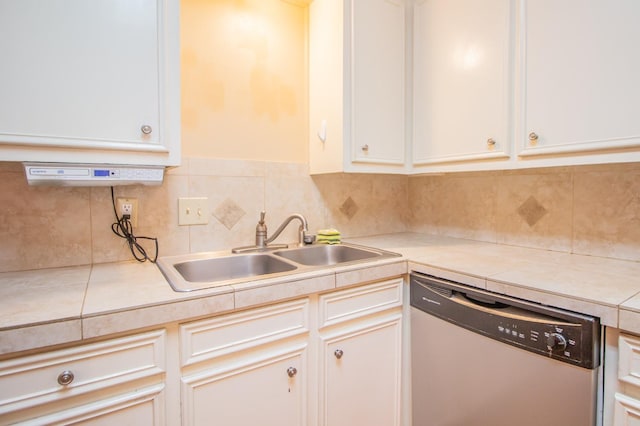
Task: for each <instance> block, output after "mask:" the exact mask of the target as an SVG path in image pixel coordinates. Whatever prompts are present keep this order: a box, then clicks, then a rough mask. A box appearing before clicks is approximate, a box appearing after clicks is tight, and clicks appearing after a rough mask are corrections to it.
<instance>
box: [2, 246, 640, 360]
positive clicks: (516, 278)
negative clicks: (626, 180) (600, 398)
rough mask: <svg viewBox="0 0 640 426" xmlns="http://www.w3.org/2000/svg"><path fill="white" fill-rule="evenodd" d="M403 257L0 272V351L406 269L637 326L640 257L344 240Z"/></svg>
mask: <svg viewBox="0 0 640 426" xmlns="http://www.w3.org/2000/svg"><path fill="white" fill-rule="evenodd" d="M348 241H349V242H352V243H355V244H362V245H366V246H372V247H376V248H380V249H384V250H389V251H394V252H397V253H400V254H402V255H403V256H404V257H399V258H391V259H384V260H377V261H372V262H366V263H360V264H357V265H349V266H347V265H345V266H341V267H333V268H325V269H319V270H312V271H306V272H302V273H297V274H292V275H290V276H287V277H285V278H282V277H281V278H271V279H261V280H253V281H251V282H247V283H244V284H241V285H234V286H224V287H218V288H212V289H206V290H198V291H194V292H187V293H178V292H174V291H173V290H172V289H171V287H170V286H169V284H168V283H167V282H166V280H165V278H164V276H163V275H162V274H161V273H160V271H159V270H158V268H157V267H156V266H155V265H153V264H149V263H138V262H121V263H115V264H96V265H92V266H81V267H72V268H57V269H43V270H36V271H25V272H6V273H0V298H1V299H2V301H3V303H2V305H0V306H1V307H0V356H3V355H4V356H8V355H9V354H10V353H13V352H19V351H25V350H30V349H35V348H39V347H45V346H51V345H58V344H64V343H71V342H79V341H82V340H84V339H91V338H94V337H100V336H106V335H109V334H114V333H120V332H126V331H129V330H134V329H140V328H145V327H152V326H156V325H161V324H167V323H171V322H176V321H185V320H189V319H191V318H196V317H201V316H205V315H211V314H215V313H221V312H227V311H231V310H234V309H241V308H245V307H250V306H256V305H260V304H264V303H269V302H274V301H278V300H284V299H289V298H293V297H298V296H304V295H308V294H313V293H318V292H322V291H326V290H331V289H335V288H339V287H343V286H349V285H353V284H356V283H358V282H365V281H367V280H373V279H376V278H378V277H387V276H398V275H402V274H404V273H406V272H407V271H411V270H415V271H419V272H424V273H428V274H432V275H436V276H439V277H442V278H445V279H450V280H454V281H458V282H461V283H464V284H468V285H473V286H477V287H481V288H485V289H488V290H491V291H496V292H499V293H504V294H508V295H511V296H515V297H521V298H524V299H527V300H531V301H534V302H539V303H543V304H547V305H551V306H557V307H560V308H565V309H570V310H574V311H577V312H582V313H586V314H590V315H595V316H598V317H600V319H601V322H602V324H604V325H606V326H611V327H619V328H623V329H626V330H628V331H630V332H636V333H640V280H638V277H639V276H640V263H638V262H628V261H621V260H615V259H607V258H599V257H591V256H579V255H571V254H567V253H561V252H553V251H546V250H538V249H527V248H521V247H514V246H505V245H498V244H490V243H483V242H478V241H470V240H462V239H456V238H448V237H441V236H433V235H425V234H415V233H402V234H390V235H381V236H372V237H366V238H352V239H349V240H348Z"/></svg>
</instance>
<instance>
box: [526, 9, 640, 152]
mask: <svg viewBox="0 0 640 426" xmlns="http://www.w3.org/2000/svg"><path fill="white" fill-rule="evenodd" d="M521 4H522V13H521V14H520V16H521V19H522V22H521V23H520V24H521V26H522V34H523V39H522V45H521V49H522V57H521V61H520V66H521V78H522V80H523V82H524V86H523V88H522V97H521V105H522V109H523V111H522V126H521V128H519V129H518V132H517V137H516V146H517V153H518V155H519V156H520V159H521V160H522V161H523V162H540V163H543V164H556V163H559V164H580V163H592V162H610V161H639V160H640V120H639V119H638V113H639V112H640V107H639V103H638V100H639V99H640V84H638V76H640V48H639V46H640V25H638V18H639V17H640V2H638V1H637V0H608V1H602V0H562V1H557V0H528V1H527V0H522V3H521ZM536 136H537V138H536ZM604 151H607V152H604Z"/></svg>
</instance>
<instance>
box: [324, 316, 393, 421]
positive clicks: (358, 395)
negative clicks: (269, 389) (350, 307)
mask: <svg viewBox="0 0 640 426" xmlns="http://www.w3.org/2000/svg"><path fill="white" fill-rule="evenodd" d="M322 340H323V344H322V348H321V354H320V359H321V364H322V365H321V373H320V381H321V384H320V418H321V421H320V424H321V425H325V426H353V425H367V426H392V425H399V424H400V374H401V373H400V361H401V355H400V354H401V349H400V348H401V346H400V345H401V325H400V316H399V315H397V316H394V317H392V318H390V317H387V319H386V320H385V321H382V322H377V323H373V324H371V323H370V324H368V325H362V324H361V325H360V326H359V327H357V328H354V329H343V331H342V332H340V333H339V334H335V335H332V336H325V337H323V338H322Z"/></svg>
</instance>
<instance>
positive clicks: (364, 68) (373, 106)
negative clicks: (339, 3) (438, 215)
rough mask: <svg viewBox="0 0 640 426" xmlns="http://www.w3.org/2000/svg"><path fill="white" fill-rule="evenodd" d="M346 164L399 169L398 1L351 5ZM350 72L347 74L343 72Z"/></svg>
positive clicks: (401, 16) (365, 0)
mask: <svg viewBox="0 0 640 426" xmlns="http://www.w3.org/2000/svg"><path fill="white" fill-rule="evenodd" d="M349 12H350V13H348V14H347V16H346V19H348V20H349V21H350V27H351V31H350V34H347V36H348V37H350V40H349V41H348V42H350V44H351V55H350V61H348V63H347V70H346V72H347V73H348V74H347V75H348V82H349V84H347V90H349V89H350V94H349V95H350V96H349V98H350V99H351V102H350V105H349V108H347V111H346V113H347V114H348V116H347V120H346V121H345V124H346V128H345V135H347V137H348V138H349V141H350V142H351V143H350V146H351V152H350V154H351V155H350V156H351V161H352V162H356V163H358V162H363V163H381V164H385V163H388V164H392V165H393V164H394V165H397V166H400V167H402V166H403V165H404V152H405V150H404V144H405V137H404V117H405V115H404V99H405V97H404V72H405V71H404V70H405V67H404V63H405V59H404V33H405V25H404V21H405V7H404V0H351V8H350V11H349ZM349 67H350V68H349Z"/></svg>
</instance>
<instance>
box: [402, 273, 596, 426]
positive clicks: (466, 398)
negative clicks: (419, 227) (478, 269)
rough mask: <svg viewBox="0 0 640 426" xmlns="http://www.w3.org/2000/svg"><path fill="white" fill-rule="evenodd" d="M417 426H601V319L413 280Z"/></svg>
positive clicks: (437, 281)
mask: <svg viewBox="0 0 640 426" xmlns="http://www.w3.org/2000/svg"><path fill="white" fill-rule="evenodd" d="M410 294H411V346H412V349H411V362H412V364H411V379H412V405H413V409H412V414H413V426H448V425H469V426H485V425H486V426H489V425H490V426H500V425H504V426H514V425H517V426H524V425H535V426H554V425H565V426H568V425H576V426H583V425H585V426H586V425H595V424H597V418H598V417H599V415H598V414H597V413H598V412H599V410H598V408H597V407H598V405H599V404H598V402H597V399H598V398H597V393H598V389H597V388H598V382H599V365H600V331H601V327H600V322H599V319H598V318H595V317H591V316H588V315H582V314H577V313H574V312H569V311H565V310H560V309H556V308H551V307H547V306H543V305H539V304H536V303H532V302H527V301H523V300H519V299H514V298H510V297H505V296H501V295H498V294H495V293H491V292H487V291H484V290H480V289H475V288H470V287H467V286H464V285H461V284H459V283H454V282H451V281H447V280H443V279H440V278H436V277H431V276H428V275H422V274H418V273H412V274H411V284H410Z"/></svg>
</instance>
